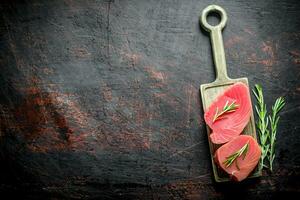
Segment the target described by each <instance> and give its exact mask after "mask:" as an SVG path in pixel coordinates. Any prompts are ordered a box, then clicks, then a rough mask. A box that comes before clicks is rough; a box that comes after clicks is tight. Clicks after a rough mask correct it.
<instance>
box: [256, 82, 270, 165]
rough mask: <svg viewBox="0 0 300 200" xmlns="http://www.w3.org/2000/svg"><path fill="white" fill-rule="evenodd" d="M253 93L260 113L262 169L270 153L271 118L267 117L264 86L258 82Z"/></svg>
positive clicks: (259, 129)
mask: <svg viewBox="0 0 300 200" xmlns="http://www.w3.org/2000/svg"><path fill="white" fill-rule="evenodd" d="M253 93H254V95H255V97H256V100H257V103H258V105H255V110H256V113H257V115H258V120H257V122H256V125H257V127H258V136H259V139H260V146H261V157H260V164H259V169H260V170H261V169H262V168H263V167H267V166H266V165H264V160H265V158H266V157H267V155H268V151H269V146H270V145H269V144H268V137H269V130H268V124H269V120H268V117H267V106H266V104H265V101H264V96H263V90H262V87H261V86H260V85H258V84H256V85H255V90H253Z"/></svg>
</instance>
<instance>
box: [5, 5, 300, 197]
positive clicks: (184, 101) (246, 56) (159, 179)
mask: <svg viewBox="0 0 300 200" xmlns="http://www.w3.org/2000/svg"><path fill="white" fill-rule="evenodd" d="M212 3H217V4H219V5H221V6H222V7H224V9H225V10H226V11H227V13H228V17H229V21H228V23H227V28H226V29H225V30H224V32H223V36H224V43H225V51H226V56H227V64H228V73H229V75H230V76H231V77H232V78H237V77H243V76H246V77H248V78H249V81H250V85H251V87H252V88H253V85H254V84H255V83H260V84H262V86H263V88H264V91H265V97H266V102H267V104H268V105H271V104H272V103H273V102H274V100H275V99H276V98H277V97H278V96H284V97H285V98H286V101H287V105H286V107H285V109H284V111H283V112H282V115H281V116H282V119H281V122H280V126H279V131H278V138H277V147H276V148H277V154H276V156H277V158H276V161H275V171H274V173H273V174H269V173H266V172H265V173H264V175H263V177H261V178H259V179H253V180H248V181H245V182H243V183H239V184H232V183H229V184H216V183H214V182H213V176H212V168H211V163H210V157H209V150H208V143H207V136H206V132H205V125H204V121H203V118H202V116H203V112H202V107H201V103H200V99H199V90H198V88H199V85H200V84H202V83H208V82H211V81H213V80H214V68H213V63H212V56H211V48H210V43H209V38H208V35H207V34H205V32H204V31H202V30H201V29H200V27H199V21H198V17H199V15H200V12H201V11H202V10H203V9H204V8H205V7H206V6H207V5H209V4H212ZM0 5H1V6H0V12H1V14H0V67H1V74H0V77H1V78H0V85H1V86H0V87H1V91H0V97H1V99H0V101H1V107H0V111H1V113H0V119H1V132H0V169H1V172H0V192H1V199H6V198H7V195H10V198H12V197H13V196H19V197H22V198H23V199H24V198H27V199H40V198H44V199H45V198H46V199H48V198H49V199H51V198H53V199H62V198H75V199H87V198H90V199H93V198H94V199H97V198H99V199H211V198H213V199H223V198H227V197H238V196H240V197H243V198H247V199H271V198H275V197H287V196H288V195H292V194H295V195H299V194H300V192H299V191H300V186H299V185H300V181H299V178H300V156H299V150H300V136H299V127H300V117H299V112H300V98H299V97H300V81H299V78H300V70H299V68H300V12H299V11H300V3H299V1H297V0H295V1H275V0H274V1H270V0H265V1H261V0H256V1H246V0H245V1H241V0H238V1H228V0H226V1H225V0H223V1H207V0H205V1H198V0H187V1H181V0H164V1H158V0H157V1H155V0H132V1H129V0H128V1H127V0H119V1H117V0H115V1H108V0H107V1H94V0H93V1H92V0H64V1H63V0H51V1H50V0H49V1H47V0H43V1H41V0H35V1H28V0H27V1H25V0H23V1H16V0H11V1H8V0H7V1H3V0H2V1H1V4H0ZM253 100H254V99H253ZM5 196H6V198H4V197H5Z"/></svg>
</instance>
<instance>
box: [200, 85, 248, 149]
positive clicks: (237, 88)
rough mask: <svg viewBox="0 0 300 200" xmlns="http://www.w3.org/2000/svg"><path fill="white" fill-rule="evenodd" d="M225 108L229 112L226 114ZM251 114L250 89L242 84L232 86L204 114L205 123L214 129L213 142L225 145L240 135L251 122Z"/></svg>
mask: <svg viewBox="0 0 300 200" xmlns="http://www.w3.org/2000/svg"><path fill="white" fill-rule="evenodd" d="M226 106H227V107H226ZM224 108H227V109H228V111H227V112H224ZM230 108H231V109H230ZM251 112H252V107H251V101H250V95H249V90H248V87H247V86H246V85H245V84H243V83H241V82H238V83H235V84H234V85H232V86H230V87H229V88H228V89H226V90H225V91H224V93H223V94H221V95H219V96H218V97H217V98H216V100H215V101H214V102H213V103H212V104H211V105H210V106H209V108H208V109H207V111H206V112H205V114H204V119H205V122H206V123H207V125H208V126H209V127H210V128H211V129H212V133H211V134H210V139H211V141H212V142H213V143H215V144H223V143H226V142H228V141H230V140H231V139H233V138H235V137H237V136H238V135H240V134H241V132H242V131H243V129H244V128H245V126H246V125H247V124H248V122H249V119H250V116H251ZM222 113H223V114H222ZM220 114H221V115H220Z"/></svg>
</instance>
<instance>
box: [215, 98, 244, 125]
mask: <svg viewBox="0 0 300 200" xmlns="http://www.w3.org/2000/svg"><path fill="white" fill-rule="evenodd" d="M228 103H229V102H228V101H226V104H225V105H224V107H223V109H222V111H221V112H219V109H218V107H217V109H216V113H215V115H214V118H213V122H215V121H216V120H218V119H222V118H221V116H222V115H224V114H225V113H230V112H234V111H235V110H236V109H237V108H238V107H239V105H237V104H235V101H233V102H231V104H229V105H228Z"/></svg>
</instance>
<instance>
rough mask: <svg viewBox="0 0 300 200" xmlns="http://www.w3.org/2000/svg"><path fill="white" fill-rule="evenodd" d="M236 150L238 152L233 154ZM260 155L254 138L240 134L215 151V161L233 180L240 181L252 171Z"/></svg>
mask: <svg viewBox="0 0 300 200" xmlns="http://www.w3.org/2000/svg"><path fill="white" fill-rule="evenodd" d="M240 150H244V151H243V152H241V151H240ZM237 152H238V153H240V154H235V153H237ZM234 156H235V157H234ZM260 156H261V149H260V147H259V145H258V143H257V142H256V140H254V138H253V137H251V136H249V135H240V136H238V137H236V138H234V139H233V140H231V141H230V142H228V143H226V144H224V145H223V146H221V147H220V148H219V149H218V150H217V151H216V153H215V161H216V163H217V164H218V165H219V166H220V167H221V168H222V169H223V170H224V171H226V172H227V173H228V174H229V175H230V176H231V178H232V179H233V180H235V181H242V180H244V179H245V178H247V176H248V175H249V174H250V173H251V172H252V171H253V169H254V168H255V166H256V165H257V163H258V161H259V159H260ZM233 158H236V159H233ZM230 162H231V163H230Z"/></svg>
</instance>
